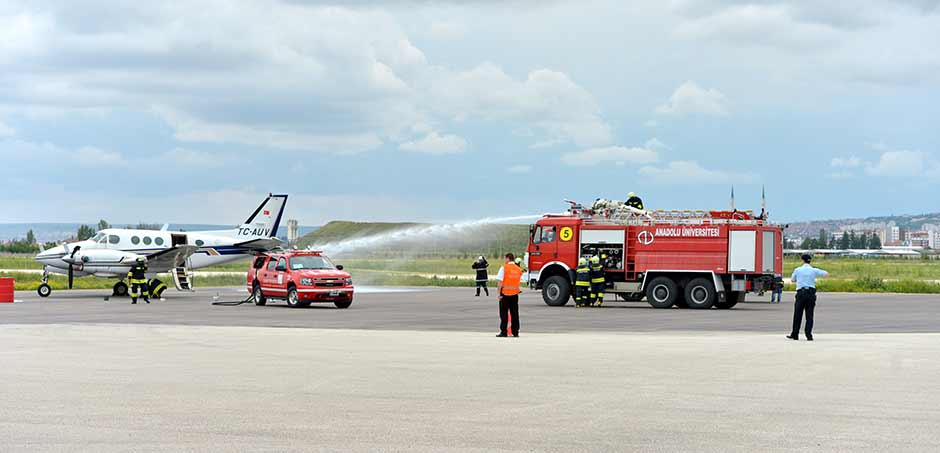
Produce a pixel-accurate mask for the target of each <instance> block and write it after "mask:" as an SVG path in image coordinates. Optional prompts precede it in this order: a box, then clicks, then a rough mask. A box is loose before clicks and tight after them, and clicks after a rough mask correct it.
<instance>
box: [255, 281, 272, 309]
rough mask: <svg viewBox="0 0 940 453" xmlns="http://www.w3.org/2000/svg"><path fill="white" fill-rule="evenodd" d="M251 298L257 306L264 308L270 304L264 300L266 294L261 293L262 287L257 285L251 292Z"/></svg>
mask: <svg viewBox="0 0 940 453" xmlns="http://www.w3.org/2000/svg"><path fill="white" fill-rule="evenodd" d="M251 297H252V298H253V299H254V300H255V305H257V306H259V307H263V306H264V305H265V304H267V303H268V300H267V299H265V298H264V293H263V292H261V285H259V284H257V283H255V286H254V288H253V289H252V290H251Z"/></svg>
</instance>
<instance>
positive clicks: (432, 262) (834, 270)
mask: <svg viewBox="0 0 940 453" xmlns="http://www.w3.org/2000/svg"><path fill="white" fill-rule="evenodd" d="M335 261H336V262H337V263H338V264H342V265H344V266H345V268H346V270H348V271H349V272H350V273H351V274H352V275H353V280H354V281H355V282H356V283H357V284H363V285H382V286H473V281H472V279H470V277H472V276H473V275H474V272H473V270H472V269H471V268H470V264H471V262H472V259H465V258H418V259H378V258H375V259H373V258H348V259H347V258H337V259H335ZM813 264H814V265H815V266H817V267H820V268H822V269H825V270H827V271H829V273H830V274H831V275H832V277H831V278H829V279H825V280H822V281H821V282H820V283H819V289H820V290H821V291H834V292H899V293H930V294H934V293H940V284H938V282H940V261H938V260H921V259H917V260H911V259H870V258H842V257H839V258H817V259H816V260H814V262H813ZM798 265H799V260H798V259H796V258H789V257H788V258H787V259H786V260H785V262H784V275H785V276H789V275H790V273H791V272H792V271H793V269H794V268H795V267H796V266H798ZM247 267H248V261H247V260H245V261H239V262H237V263H231V264H226V265H223V266H215V267H211V268H205V269H202V270H205V271H231V272H243V271H245V270H246V269H247ZM41 268H42V267H41V266H39V265H38V263H36V262H35V261H34V260H33V258H32V256H24V255H4V256H0V269H9V270H16V269H41ZM497 269H499V262H498V261H496V260H493V262H491V264H490V274H491V276H492V275H495V274H496V270H497ZM6 276H14V277H15V278H16V279H17V281H16V288H17V290H35V289H36V287H37V286H38V285H39V281H40V280H39V279H40V276H39V275H38V274H23V273H16V274H15V275H6ZM454 276H460V277H464V278H460V279H455V278H453V277H454ZM243 279H244V277H242V276H238V275H233V276H211V277H210V276H197V277H196V279H195V281H194V283H195V284H196V286H197V287H208V286H238V285H242V284H243V282H244V280H243ZM163 280H165V281H168V282H169V281H171V280H170V279H169V278H168V277H167V278H163ZM50 282H51V284H52V286H53V288H56V289H61V288H64V287H65V283H66V279H65V277H63V276H53V277H52V278H51V281H50ZM113 283H114V282H113V280H109V279H92V278H77V279H75V287H76V288H88V289H92V288H94V289H103V288H110V287H111V285H113ZM790 289H792V288H790V287H788V290H790Z"/></svg>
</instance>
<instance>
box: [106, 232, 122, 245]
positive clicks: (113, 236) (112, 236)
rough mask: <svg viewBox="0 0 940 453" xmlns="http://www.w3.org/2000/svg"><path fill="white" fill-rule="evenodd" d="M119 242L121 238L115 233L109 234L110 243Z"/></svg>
mask: <svg viewBox="0 0 940 453" xmlns="http://www.w3.org/2000/svg"><path fill="white" fill-rule="evenodd" d="M119 242H121V238H119V237H117V236H116V235H113V234H112V235H110V236H108V243H110V244H117V243H119Z"/></svg>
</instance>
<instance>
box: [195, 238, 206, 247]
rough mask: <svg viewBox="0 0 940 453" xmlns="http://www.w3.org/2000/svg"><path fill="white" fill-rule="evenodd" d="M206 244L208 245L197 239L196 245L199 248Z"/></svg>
mask: <svg viewBox="0 0 940 453" xmlns="http://www.w3.org/2000/svg"><path fill="white" fill-rule="evenodd" d="M205 244H206V243H205V242H204V241H203V240H202V239H196V245H198V246H199V247H202V246H203V245H205Z"/></svg>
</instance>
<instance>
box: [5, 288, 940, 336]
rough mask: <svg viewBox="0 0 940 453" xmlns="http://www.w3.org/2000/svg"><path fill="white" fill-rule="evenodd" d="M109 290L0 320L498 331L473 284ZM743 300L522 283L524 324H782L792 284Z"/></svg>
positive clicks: (822, 310) (32, 304)
mask: <svg viewBox="0 0 940 453" xmlns="http://www.w3.org/2000/svg"><path fill="white" fill-rule="evenodd" d="M108 293H109V291H101V290H98V291H92V290H75V291H56V292H53V294H52V296H50V297H49V298H47V299H42V298H40V297H39V296H37V295H36V294H35V293H33V292H30V293H26V292H20V293H17V298H19V299H23V303H19V304H13V305H8V304H0V324H3V323H8V324H9V323H12V324H46V323H82V324H88V323H93V324H97V323H116V324H166V325H200V326H255V327H307V328H329V329H366V330H446V331H479V332H491V331H493V332H495V330H496V327H497V326H496V323H497V302H496V298H495V297H474V296H473V290H472V289H470V288H451V289H443V288H423V289H414V290H407V289H402V288H363V291H361V292H360V293H358V294H357V295H356V296H355V301H354V303H353V305H352V306H351V307H350V308H349V309H346V310H338V309H336V308H334V307H333V305H332V304H326V305H313V306H311V307H310V308H305V309H291V308H288V307H287V306H286V305H285V304H284V302H274V303H272V304H270V305H268V306H265V307H256V306H254V305H253V304H250V303H249V304H244V305H239V306H231V307H226V306H214V305H212V302H213V297H214V296H216V295H218V296H219V300H220V301H236V300H240V299H243V298H245V297H247V296H248V294H247V292H246V291H245V290H243V289H239V288H223V289H198V290H197V292H196V293H186V292H177V291H175V290H172V289H171V290H168V291H167V292H166V300H165V301H163V302H160V301H155V302H154V303H153V304H151V305H141V304H138V305H130V300H129V299H127V298H120V299H119V298H112V299H110V300H109V301H107V302H105V301H104V296H106V295H107V294H108ZM748 297H749V298H750V299H749V300H753V301H755V302H764V303H744V304H739V305H738V306H736V307H735V308H733V309H731V310H717V309H711V310H689V309H677V308H671V309H666V310H660V309H654V308H652V307H650V306H649V305H647V304H646V303H645V302H644V303H636V302H631V303H627V302H608V303H607V304H606V306H604V307H603V308H582V309H576V308H574V307H573V306H572V305H571V304H569V305H568V306H566V307H549V306H547V305H545V304H544V303H543V302H542V299H541V294H540V293H538V292H534V291H527V292H525V293H523V295H522V298H521V301H520V304H521V306H520V311H521V314H520V318H521V320H522V330H523V331H526V332H663V331H710V332H729V331H733V332H762V333H768V332H783V333H786V332H787V331H788V330H789V325H790V323H791V319H792V316H793V294H792V293H786V294H784V303H782V304H775V305H771V304H768V303H765V302H766V301H768V300H769V296H764V297H762V298H757V297H753V296H751V295H748ZM938 299H940V298H938V296H937V295H899V294H828V293H820V295H819V302H818V305H817V308H816V318H817V320H816V326H817V330H818V332H819V333H820V334H825V333H889V332H940V303H938V302H940V300H938Z"/></svg>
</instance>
